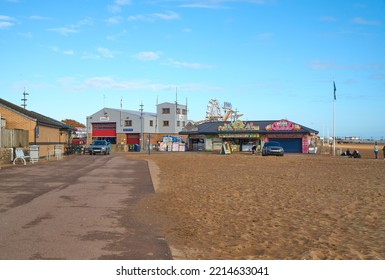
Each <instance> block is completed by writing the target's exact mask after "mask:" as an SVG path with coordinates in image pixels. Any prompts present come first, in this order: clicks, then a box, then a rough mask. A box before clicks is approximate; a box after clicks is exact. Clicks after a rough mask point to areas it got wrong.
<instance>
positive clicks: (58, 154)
mask: <svg viewBox="0 0 385 280" xmlns="http://www.w3.org/2000/svg"><path fill="white" fill-rule="evenodd" d="M55 157H56V159H61V158H62V145H55Z"/></svg>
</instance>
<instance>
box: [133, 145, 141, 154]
mask: <svg viewBox="0 0 385 280" xmlns="http://www.w3.org/2000/svg"><path fill="white" fill-rule="evenodd" d="M134 152H140V146H139V145H138V144H135V145H134Z"/></svg>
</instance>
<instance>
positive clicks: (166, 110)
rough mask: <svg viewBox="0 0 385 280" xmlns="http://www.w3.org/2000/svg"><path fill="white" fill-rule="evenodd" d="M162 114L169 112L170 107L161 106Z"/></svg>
mask: <svg viewBox="0 0 385 280" xmlns="http://www.w3.org/2000/svg"><path fill="white" fill-rule="evenodd" d="M162 114H170V108H162Z"/></svg>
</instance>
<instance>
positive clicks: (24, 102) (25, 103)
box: [21, 88, 29, 109]
mask: <svg viewBox="0 0 385 280" xmlns="http://www.w3.org/2000/svg"><path fill="white" fill-rule="evenodd" d="M27 95H29V93H27V92H25V88H24V92H23V96H24V97H23V98H22V99H21V101H23V104H21V106H23V108H24V109H25V107H27V100H28V99H27V98H26V96H27Z"/></svg>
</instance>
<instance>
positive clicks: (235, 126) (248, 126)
mask: <svg viewBox="0 0 385 280" xmlns="http://www.w3.org/2000/svg"><path fill="white" fill-rule="evenodd" d="M245 130H259V126H254V124H253V123H252V122H243V121H240V120H237V121H234V122H231V123H224V124H223V125H221V126H219V127H218V131H245Z"/></svg>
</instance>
